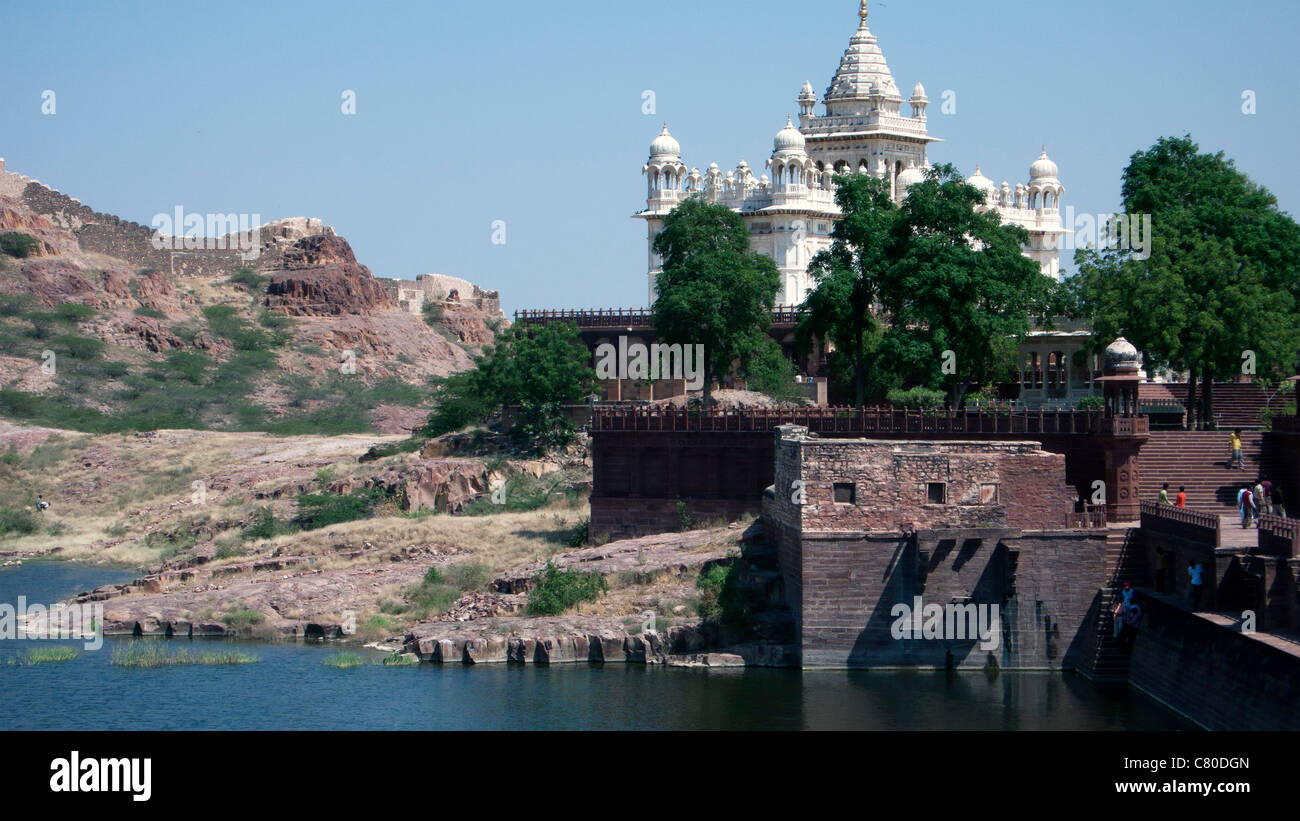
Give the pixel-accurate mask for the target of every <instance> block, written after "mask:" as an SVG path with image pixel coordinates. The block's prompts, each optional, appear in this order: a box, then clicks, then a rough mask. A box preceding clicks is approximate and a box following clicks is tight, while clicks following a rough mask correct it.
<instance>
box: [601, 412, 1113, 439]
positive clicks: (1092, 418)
mask: <svg viewBox="0 0 1300 821" xmlns="http://www.w3.org/2000/svg"><path fill="white" fill-rule="evenodd" d="M1099 419H1100V411H1078V410H1069V411H1047V410H1037V411H1028V410H1020V411H1013V410H1003V409H993V410H963V411H954V410H909V409H907V408H893V407H881V408H834V407H803V408H744V409H735V408H715V409H713V410H711V411H708V412H707V413H706V412H704V411H699V410H692V409H690V408H676V407H598V408H596V410H595V411H594V413H593V414H592V430H593V431H670V432H671V431H678V432H697V431H698V432H711V431H739V432H750V431H771V430H774V429H775V428H777V427H778V426H780V425H801V426H803V427H806V428H808V430H809V431H810V432H813V433H853V434H859V433H860V434H867V433H907V434H912V433H915V434H919V435H923V436H924V435H933V434H958V435H963V436H969V435H972V434H975V435H1034V434H1087V433H1090V432H1092V431H1093V429H1094V428H1095V425H1096V422H1097V421H1098V420H1099Z"/></svg>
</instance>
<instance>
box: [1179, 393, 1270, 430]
mask: <svg viewBox="0 0 1300 821" xmlns="http://www.w3.org/2000/svg"><path fill="white" fill-rule="evenodd" d="M1165 388H1167V389H1168V391H1169V393H1170V394H1171V395H1172V396H1173V397H1174V398H1175V399H1177V400H1178V401H1179V402H1182V403H1183V404H1186V403H1187V383H1186V382H1175V383H1169V384H1166V385H1165ZM1197 394H1198V395H1199V394H1200V387H1199V386H1198V387H1197ZM1266 404H1267V402H1266V399H1265V396H1264V389H1263V388H1261V387H1260V386H1259V385H1256V384H1255V383H1254V382H1215V383H1214V416H1215V419H1216V420H1217V421H1218V425H1219V430H1221V431H1225V432H1226V431H1230V430H1232V429H1233V428H1258V427H1260V425H1261V424H1263V423H1262V422H1261V421H1260V418H1259V412H1260V411H1261V410H1263V409H1264V407H1265V405H1266ZM1283 404H1284V400H1279V399H1274V400H1273V407H1274V408H1280V407H1282V406H1283Z"/></svg>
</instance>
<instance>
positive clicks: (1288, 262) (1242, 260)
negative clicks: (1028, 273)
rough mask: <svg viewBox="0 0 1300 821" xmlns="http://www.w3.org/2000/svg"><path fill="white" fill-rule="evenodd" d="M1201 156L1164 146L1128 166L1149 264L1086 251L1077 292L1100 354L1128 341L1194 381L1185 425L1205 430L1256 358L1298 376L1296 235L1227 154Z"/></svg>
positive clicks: (1186, 147) (1268, 368) (1172, 142)
mask: <svg viewBox="0 0 1300 821" xmlns="http://www.w3.org/2000/svg"><path fill="white" fill-rule="evenodd" d="M1198 151H1199V149H1198V147H1197V145H1196V143H1194V142H1193V141H1192V138H1191V137H1190V136H1185V137H1181V138H1172V137H1164V138H1161V139H1160V140H1158V141H1157V142H1156V143H1155V145H1153V146H1152V147H1151V148H1150V149H1149V150H1146V151H1139V152H1137V153H1135V154H1134V155H1133V156H1132V158H1131V159H1130V161H1129V164H1128V167H1127V168H1126V169H1125V170H1124V174H1123V185H1122V189H1121V193H1122V196H1123V204H1124V211H1125V212H1126V214H1127V215H1128V216H1129V219H1130V220H1132V218H1133V217H1134V216H1141V215H1150V217H1151V227H1152V231H1151V236H1150V238H1149V239H1150V242H1149V249H1148V251H1149V256H1147V254H1145V253H1138V252H1137V251H1136V250H1135V249H1131V248H1119V247H1115V248H1112V247H1109V246H1110V243H1103V247H1101V248H1089V249H1080V250H1079V251H1077V252H1076V253H1075V262H1076V264H1077V265H1078V267H1079V272H1078V274H1077V275H1076V276H1075V277H1073V278H1072V280H1071V282H1070V287H1071V290H1072V291H1073V296H1074V300H1075V302H1076V303H1077V308H1076V313H1077V314H1078V315H1081V316H1085V317H1088V318H1090V319H1091V320H1092V323H1093V330H1094V333H1095V335H1096V336H1095V338H1096V340H1097V344H1102V343H1104V342H1105V341H1108V340H1110V339H1113V338H1114V337H1116V336H1121V335H1122V336H1125V337H1126V338H1128V340H1129V341H1130V342H1132V343H1133V344H1134V345H1136V346H1137V347H1138V348H1139V349H1141V350H1142V351H1143V352H1144V354H1145V356H1146V358H1147V364H1148V365H1149V366H1152V365H1154V366H1164V367H1169V368H1172V369H1173V370H1176V371H1186V372H1187V373H1188V375H1189V380H1188V381H1189V383H1190V388H1189V395H1188V418H1189V422H1191V424H1192V425H1193V426H1195V427H1203V426H1206V425H1207V424H1209V423H1210V422H1211V421H1212V420H1213V418H1214V415H1213V412H1214V409H1213V401H1214V399H1213V383H1214V381H1215V380H1227V379H1230V378H1233V377H1235V376H1236V375H1238V374H1240V373H1243V365H1244V364H1248V363H1249V361H1250V360H1251V359H1253V363H1254V370H1255V372H1256V373H1258V374H1259V375H1261V376H1264V377H1266V378H1282V377H1286V376H1289V375H1290V374H1291V373H1294V367H1295V362H1296V351H1297V348H1300V321H1298V320H1300V318H1298V317H1297V305H1298V304H1300V302H1298V299H1300V226H1297V224H1296V222H1295V220H1293V219H1292V218H1291V217H1290V216H1289V215H1287V214H1286V213H1284V212H1282V211H1281V210H1279V208H1278V205H1277V199H1276V197H1274V196H1273V195H1272V194H1271V193H1269V192H1268V190H1267V189H1265V188H1263V187H1261V186H1259V185H1257V184H1256V183H1254V182H1252V181H1251V180H1250V178H1248V177H1247V176H1246V175H1245V174H1242V173H1241V172H1240V171H1238V170H1237V169H1236V168H1235V167H1234V165H1233V163H1232V161H1231V160H1228V159H1225V158H1224V155H1223V153H1222V152H1218V153H1215V154H1201V153H1198ZM1130 244H1131V243H1130ZM1143 257H1146V258H1143ZM1246 370H1249V369H1246ZM1198 382H1199V383H1200V384H1199V398H1198V395H1197V394H1198ZM1198 417H1199V419H1198Z"/></svg>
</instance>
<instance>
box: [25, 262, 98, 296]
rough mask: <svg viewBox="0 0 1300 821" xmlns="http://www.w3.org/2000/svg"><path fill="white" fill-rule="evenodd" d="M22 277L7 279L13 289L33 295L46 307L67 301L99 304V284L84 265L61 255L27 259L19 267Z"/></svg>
mask: <svg viewBox="0 0 1300 821" xmlns="http://www.w3.org/2000/svg"><path fill="white" fill-rule="evenodd" d="M19 272H20V274H21V278H19V279H16V280H15V279H11V278H6V283H7V285H8V287H7V288H6V290H8V291H10V292H17V293H26V294H31V295H32V296H34V297H35V298H36V301H37V302H39V303H40V304H41V305H43V306H45V307H46V308H53V307H54V306H55V305H60V304H62V303H64V302H78V303H82V304H87V305H98V304H99V303H98V301H97V300H96V299H95V285H94V283H92V282H91V281H90V279H89V278H87V276H86V275H85V273H84V272H83V269H82V267H81V266H80V265H78V264H77V263H75V262H72V261H71V260H67V259H59V258H57V257H49V258H40V259H27V260H25V261H24V262H23V264H22V266H21V268H20V269H19Z"/></svg>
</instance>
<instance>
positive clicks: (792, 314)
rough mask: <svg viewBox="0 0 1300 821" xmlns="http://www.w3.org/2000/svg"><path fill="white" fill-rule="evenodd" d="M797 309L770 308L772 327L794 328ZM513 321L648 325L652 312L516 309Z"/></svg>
mask: <svg viewBox="0 0 1300 821" xmlns="http://www.w3.org/2000/svg"><path fill="white" fill-rule="evenodd" d="M798 316H799V312H798V309H797V308H791V307H782V308H773V309H772V324H773V325H774V326H779V327H784V326H789V327H793V326H794V324H795V322H796V321H797V320H798ZM515 322H522V323H524V324H525V325H546V324H548V323H551V322H571V323H573V324H574V325H577V326H578V327H579V328H622V329H624V330H626V329H628V328H642V329H645V328H651V327H653V322H654V314H653V313H652V312H651V311H650V309H649V308H599V309H594V310H588V309H572V310H564V309H561V310H536V309H525V310H522V311H515Z"/></svg>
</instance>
